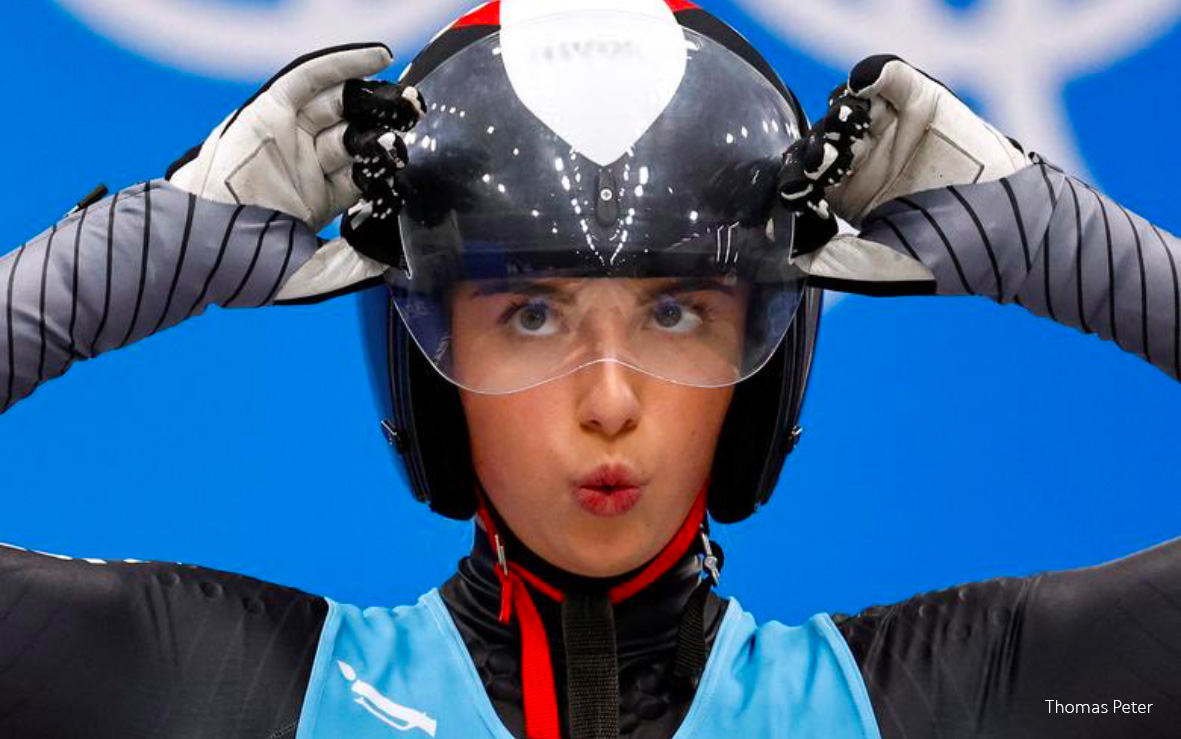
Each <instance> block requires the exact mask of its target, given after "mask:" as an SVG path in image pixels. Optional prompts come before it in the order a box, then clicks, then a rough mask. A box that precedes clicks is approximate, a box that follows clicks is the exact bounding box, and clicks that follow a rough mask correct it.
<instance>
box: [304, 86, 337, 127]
mask: <svg viewBox="0 0 1181 739" xmlns="http://www.w3.org/2000/svg"><path fill="white" fill-rule="evenodd" d="M343 119H344V83H343V82H342V83H340V84H339V85H333V86H332V87H329V88H328V89H327V90H324V91H323V92H320V93H318V94H317V95H316V96H315V97H313V98H312V99H311V100H310V101H309V102H308V104H307V105H305V106H303V107H302V108H300V110H299V125H300V127H302V128H303V130H305V131H307V132H308V133H311V134H317V133H320V132H321V131H323V130H324V129H326V128H331V127H332V126H335V125H336V124H338V123H340V122H341V121H342V120H343Z"/></svg>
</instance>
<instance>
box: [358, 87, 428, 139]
mask: <svg viewBox="0 0 1181 739" xmlns="http://www.w3.org/2000/svg"><path fill="white" fill-rule="evenodd" d="M425 111H426V102H425V101H424V100H423V98H422V95H421V94H420V93H419V92H418V90H416V89H415V88H413V87H406V86H404V85H399V84H395V83H391V82H383V81H381V80H359V79H358V80H349V81H348V82H346V83H345V86H344V117H345V119H346V120H348V121H351V122H353V123H359V124H361V125H365V126H381V127H387V128H394V129H397V130H399V131H409V130H410V129H411V128H413V127H414V124H416V123H418V121H419V119H421V118H422V116H423V115H424V114H425Z"/></svg>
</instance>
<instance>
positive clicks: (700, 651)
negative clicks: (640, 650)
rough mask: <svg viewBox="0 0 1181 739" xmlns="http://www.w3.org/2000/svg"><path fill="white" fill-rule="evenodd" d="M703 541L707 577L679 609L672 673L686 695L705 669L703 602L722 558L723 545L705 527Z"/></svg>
mask: <svg viewBox="0 0 1181 739" xmlns="http://www.w3.org/2000/svg"><path fill="white" fill-rule="evenodd" d="M702 541H703V543H704V544H705V552H704V555H705V558H706V561H707V565H706V568H705V570H706V575H707V576H706V577H705V579H703V580H702V581H701V583H700V584H699V585H698V586H697V587H696V588H694V589H693V594H692V595H690V596H689V600H688V601H687V602H686V603H685V609H684V610H683V611H681V623H680V625H679V626H677V652H676V656H675V657H674V661H673V672H672V674H673V679H674V680H675V681H676V686H675V687H676V688H678V689H680V690H683V691H686V692H688V693H689V694H692V693H693V692H695V691H696V690H697V684H698V683H699V682H700V681H701V673H702V672H704V671H705V661H706V659H707V658H708V657H709V649H708V645H707V644H706V643H705V604H706V603H707V602H708V601H709V591H710V588H712V587H713V586H714V585H716V584H717V573H718V572H720V571H721V569H722V563H723V561H724V560H725V555H724V554H723V553H722V547H721V546H719V545H718V544H717V542H713V541H710V540H709V534H708V527H707V526H706V527H703V534H702ZM711 557H713V558H716V559H714V561H713V562H712V563H710V562H709V559H710V558H711Z"/></svg>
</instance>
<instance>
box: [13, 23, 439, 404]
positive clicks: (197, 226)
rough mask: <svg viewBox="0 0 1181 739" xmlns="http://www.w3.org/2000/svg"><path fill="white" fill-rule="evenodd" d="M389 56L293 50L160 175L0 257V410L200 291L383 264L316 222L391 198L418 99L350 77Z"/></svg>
mask: <svg viewBox="0 0 1181 739" xmlns="http://www.w3.org/2000/svg"><path fill="white" fill-rule="evenodd" d="M390 58H391V57H390V52H389V50H388V49H387V48H386V47H385V46H384V45H381V44H352V45H348V46H343V47H335V48H332V49H325V50H323V51H319V52H315V53H313V54H309V55H307V56H304V57H301V58H300V59H297V60H296V61H295V62H293V63H292V64H291V65H289V66H288V67H287V68H286V69H284V70H283V71H281V72H280V73H279V74H278V75H276V76H275V77H274V78H273V79H271V80H270V81H269V82H267V83H266V84H265V85H264V86H263V87H262V88H261V89H260V90H259V91H258V93H256V94H255V95H254V96H253V97H252V98H251V99H250V100H249V101H247V103H246V104H245V105H244V106H243V107H242V108H240V109H239V110H237V111H235V112H234V113H232V114H231V115H230V116H229V117H227V118H226V119H225V121H223V122H222V124H221V125H219V126H218V127H217V128H216V129H215V130H214V131H213V133H212V134H210V136H209V137H208V138H207V139H206V140H205V141H204V142H203V143H202V144H201V145H200V146H198V147H195V148H194V149H193V150H191V151H190V152H189V153H188V154H186V155H185V156H184V157H182V158H181V159H180V160H179V161H178V162H176V163H175V164H174V165H173V166H172V167H171V168H170V170H169V172H168V175H167V177H166V178H165V179H162V180H153V181H151V182H148V183H144V184H141V185H136V186H134V187H130V188H127V189H125V190H122V191H120V192H117V193H115V194H114V195H112V196H110V197H108V198H106V199H104V200H101V201H99V202H93V203H87V204H83V205H82V207H80V208H79V209H77V210H76V212H74V213H71V214H70V215H69V216H67V217H66V218H65V219H64V220H62V221H61V222H60V223H58V224H56V225H54V226H53V227H52V228H50V229H49V230H48V231H46V232H44V233H42V234H41V235H39V236H37V237H36V238H34V239H32V240H31V241H29V242H28V243H26V244H24V245H22V246H21V247H19V248H17V249H16V250H14V251H12V252H11V253H9V254H7V255H6V256H4V257H0V412H2V411H3V410H5V409H7V408H8V407H10V406H11V405H12V404H13V403H15V402H17V401H18V400H20V399H21V398H24V397H25V396H27V395H28V394H29V393H31V392H33V390H34V389H35V388H36V387H37V386H38V385H39V384H40V383H42V382H45V381H46V380H49V379H52V378H54V377H57V376H58V375H60V374H62V373H63V372H65V371H66V370H67V369H68V368H69V367H70V365H71V364H72V363H73V362H75V361H77V360H81V359H89V358H91V357H94V356H96V355H98V354H101V353H102V352H104V351H109V350H111V349H117V348H119V347H121V346H124V345H125V344H128V343H130V342H132V341H136V340H138V339H141V338H143V337H145V336H147V335H149V334H152V333H155V332H156V331H160V330H162V329H164V328H168V327H169V326H172V325H175V324H176V323H179V322H180V321H183V320H184V319H186V318H189V317H190V316H193V315H197V314H199V313H201V312H202V311H204V310H205V309H206V308H207V307H208V306H210V305H220V306H223V307H241V306H259V305H267V304H270V303H272V302H279V303H284V302H306V301H312V300H319V299H323V298H326V297H330V296H332V295H335V294H339V293H341V292H345V291H348V290H350V289H353V288H355V287H356V286H359V285H363V284H367V283H368V282H369V281H372V280H373V279H374V278H376V277H377V276H379V275H380V274H381V272H382V271H383V270H384V269H385V267H386V265H384V264H382V263H380V262H377V261H375V260H372V259H369V258H368V257H365V256H363V255H362V254H361V253H359V252H357V251H356V250H354V249H353V248H352V247H351V246H349V245H348V244H347V243H346V242H345V241H344V240H342V239H335V240H333V241H331V242H327V243H324V242H322V241H321V240H320V239H319V238H318V237H317V236H316V233H317V232H318V231H319V230H320V229H322V228H323V227H324V226H325V225H327V224H328V223H329V222H330V221H331V220H332V219H333V218H335V217H336V215H337V214H339V213H340V212H342V211H344V210H345V209H348V208H350V207H352V206H354V205H364V204H365V203H366V202H368V201H376V202H378V203H383V204H384V207H385V210H382V211H378V210H375V208H374V207H373V206H372V205H366V206H365V209H364V215H377V216H378V217H380V218H384V217H388V216H389V215H390V214H391V212H392V211H393V210H396V208H397V206H398V202H399V201H398V198H397V196H396V193H395V192H394V191H393V187H394V180H393V177H394V174H395V172H396V171H397V169H399V168H400V167H402V166H404V164H405V157H406V147H405V144H404V143H403V141H402V139H401V132H402V131H405V130H407V129H409V128H410V127H411V126H413V125H414V123H415V122H417V120H418V118H419V117H420V116H421V115H422V112H423V102H422V100H421V98H420V97H419V96H418V94H417V92H415V91H414V90H413V88H404V87H402V86H400V85H394V84H390V83H385V82H378V81H369V80H361V79H356V78H357V77H361V76H364V75H368V74H375V73H377V72H379V71H381V70H382V69H384V68H385V67H386V65H388V64H389V61H390ZM362 197H364V198H366V201H362V200H361V198H362ZM358 218H361V217H358Z"/></svg>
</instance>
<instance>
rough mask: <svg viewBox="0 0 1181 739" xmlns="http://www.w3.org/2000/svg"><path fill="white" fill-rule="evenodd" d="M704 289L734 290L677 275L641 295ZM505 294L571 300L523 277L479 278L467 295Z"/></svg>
mask: <svg viewBox="0 0 1181 739" xmlns="http://www.w3.org/2000/svg"><path fill="white" fill-rule="evenodd" d="M705 291H714V292H720V293H724V294H726V295H733V294H734V293H735V292H736V291H735V289H734V286H733V285H728V284H726V283H725V282H723V281H722V280H721V279H720V278H717V277H679V278H675V279H673V280H671V281H670V282H666V283H664V284H661V285H655V286H653V287H650V288H648V289H647V290H645V291H644V298H645V300H652V299H654V298H656V297H659V296H661V295H680V294H682V293H694V292H705ZM506 293H511V294H514V295H526V296H537V295H543V296H546V297H551V298H554V299H555V300H557V301H559V302H569V301H570V300H572V297H571V295H570V294H569V293H568V292H567V291H565V290H563V289H562V288H560V287H557V286H555V285H550V284H546V283H542V282H538V281H536V280H530V279H524V278H506V279H499V280H486V281H482V282H481V283H480V284H479V285H477V286H476V288H475V289H474V290H472V292H471V297H473V298H475V297H485V296H489V295H502V294H506Z"/></svg>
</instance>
